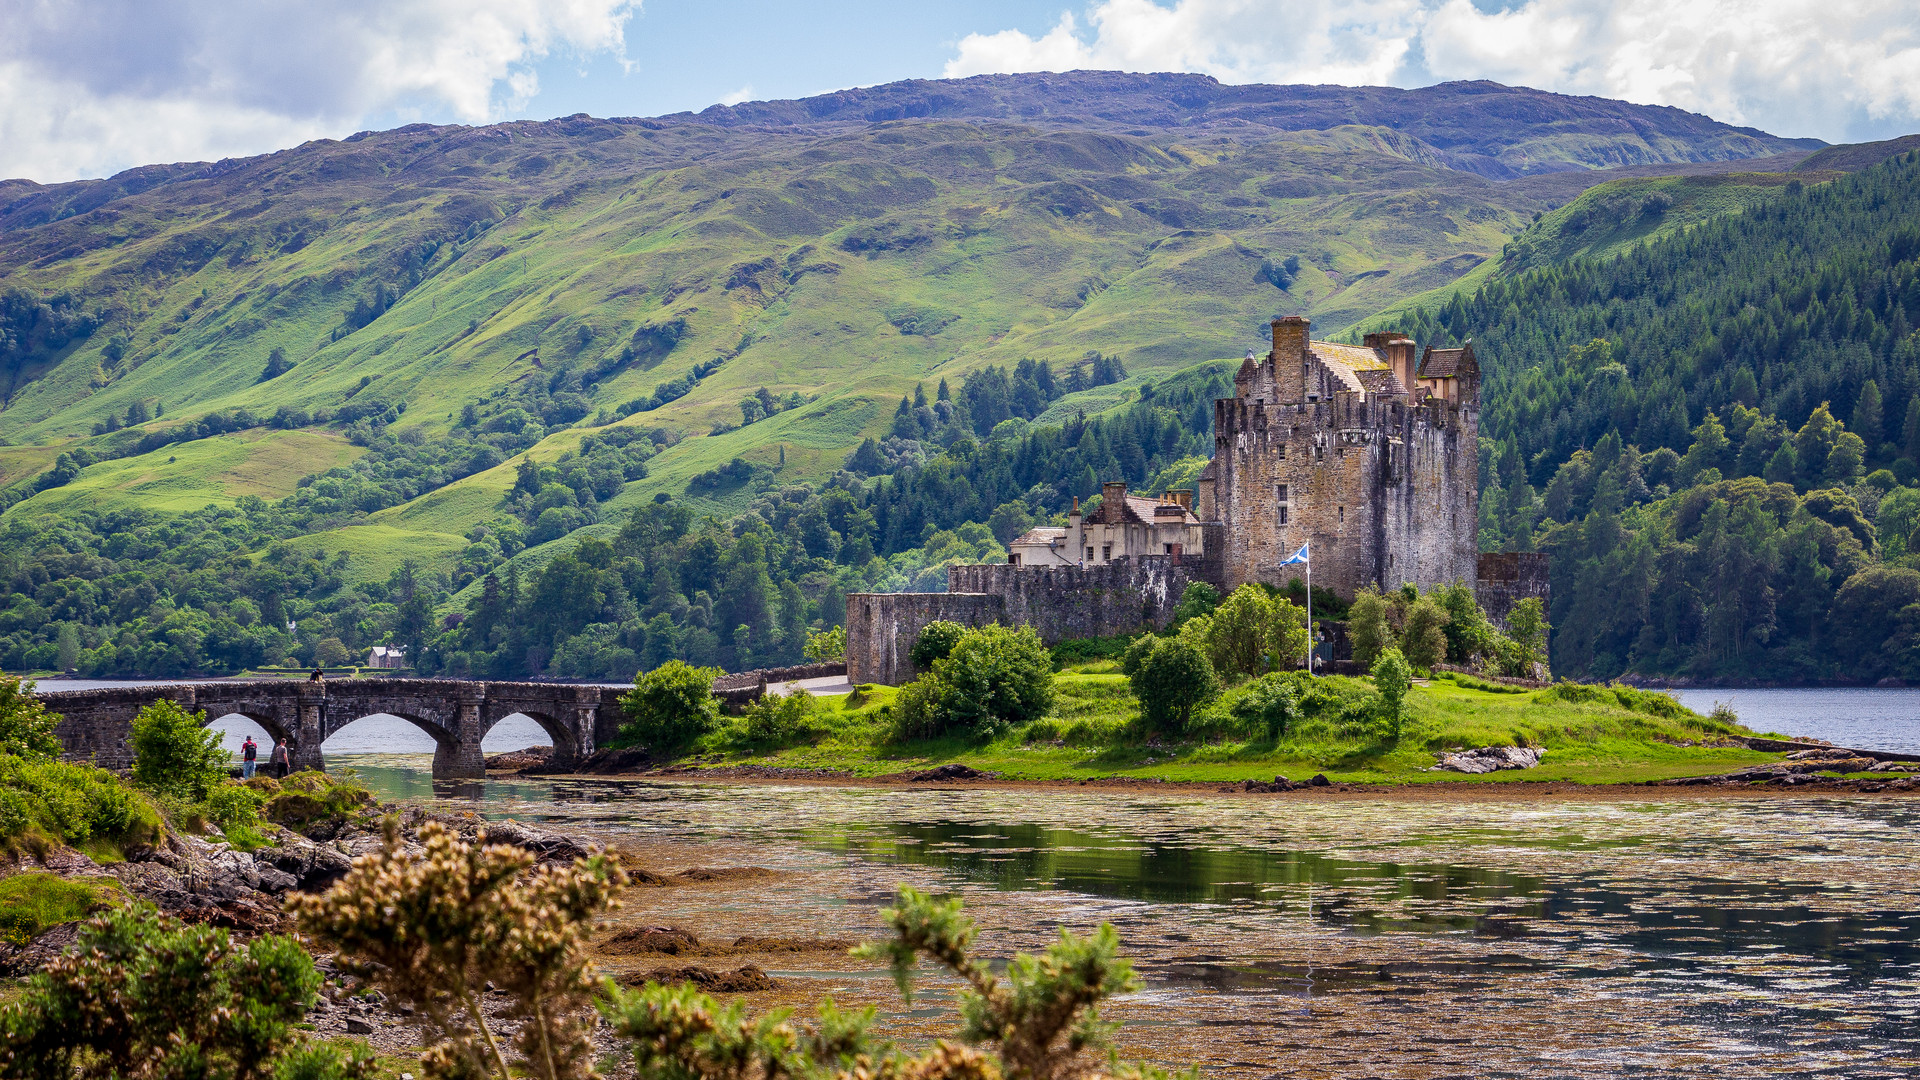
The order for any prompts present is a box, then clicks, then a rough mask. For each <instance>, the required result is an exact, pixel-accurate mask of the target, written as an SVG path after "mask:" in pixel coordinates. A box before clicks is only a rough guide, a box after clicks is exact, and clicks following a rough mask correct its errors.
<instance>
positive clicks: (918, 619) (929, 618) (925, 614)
mask: <svg viewBox="0 0 1920 1080" xmlns="http://www.w3.org/2000/svg"><path fill="white" fill-rule="evenodd" d="M1004 611H1005V608H1004V606H1003V605H1002V604H1001V599H1000V597H998V596H983V595H981V594H980V593H977V592H975V593H963V592H944V593H849V594H848V595H847V681H848V682H850V683H853V684H854V685H855V686H858V685H860V684H861V683H883V684H886V685H888V686H899V685H900V684H902V683H906V682H911V681H913V679H914V678H915V677H916V676H918V675H919V672H918V671H915V670H914V667H913V661H911V660H909V659H907V653H909V652H911V651H912V649H913V643H914V642H915V641H917V640H919V637H920V631H921V630H922V629H923V628H925V626H926V625H927V624H928V623H930V622H934V621H937V620H940V619H945V620H946V621H948V622H957V623H959V624H960V625H962V626H986V625H988V624H990V623H996V622H1001V621H1003V619H1002V614H1003V612H1004Z"/></svg>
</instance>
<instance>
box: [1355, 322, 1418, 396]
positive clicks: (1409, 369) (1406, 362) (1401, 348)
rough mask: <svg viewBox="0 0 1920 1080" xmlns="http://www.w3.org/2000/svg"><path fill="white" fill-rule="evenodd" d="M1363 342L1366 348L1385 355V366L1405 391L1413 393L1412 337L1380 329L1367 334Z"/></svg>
mask: <svg viewBox="0 0 1920 1080" xmlns="http://www.w3.org/2000/svg"><path fill="white" fill-rule="evenodd" d="M1362 341H1363V343H1364V344H1365V345H1366V347H1367V348H1369V349H1373V350H1375V351H1378V352H1383V353H1385V354H1386V355H1387V368H1388V370H1390V371H1392V372H1393V377H1394V378H1396V379H1399V380H1400V385H1401V386H1402V387H1405V388H1406V391H1407V393H1409V394H1411V393H1413V366H1414V359H1413V339H1412V338H1410V337H1407V336H1406V335H1405V334H1402V333H1400V332H1399V331H1397V330H1387V331H1380V332H1376V333H1372V334H1368V335H1367V336H1366V337H1365V338H1364V339H1362Z"/></svg>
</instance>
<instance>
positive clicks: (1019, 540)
mask: <svg viewBox="0 0 1920 1080" xmlns="http://www.w3.org/2000/svg"><path fill="white" fill-rule="evenodd" d="M1066 539H1067V530H1065V529H1063V528H1061V527H1060V526H1058V525H1041V526H1039V527H1037V528H1032V529H1028V530H1027V531H1026V532H1024V533H1021V534H1020V535H1019V536H1016V537H1014V539H1013V543H1012V544H1008V545H1007V546H1008V547H1013V546H1015V545H1016V544H1026V545H1029V546H1032V547H1052V546H1053V545H1055V544H1062V543H1065V542H1066Z"/></svg>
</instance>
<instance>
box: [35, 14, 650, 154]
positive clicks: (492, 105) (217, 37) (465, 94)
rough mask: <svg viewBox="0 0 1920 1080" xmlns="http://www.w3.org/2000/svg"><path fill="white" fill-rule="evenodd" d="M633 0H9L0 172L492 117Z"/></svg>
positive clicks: (587, 48)
mask: <svg viewBox="0 0 1920 1080" xmlns="http://www.w3.org/2000/svg"><path fill="white" fill-rule="evenodd" d="M638 7H639V4H638V0H328V2H326V3H292V4H278V3H275V4H267V3H258V4H256V3H230V2H223V0H146V2H143V3H140V4H122V3H117V2H114V0H0V24H4V25H5V26H6V27H7V33H6V34H4V35H0V176H27V177H30V178H32V179H35V180H41V181H52V180H64V179H71V178H74V177H80V176H97V175H102V174H104V173H107V172H111V171H113V170H115V169H119V168H124V167H127V166H129V165H134V164H141V163H146V162H156V161H180V160H199V159H206V158H218V157H223V156H230V155H235V154H247V153H259V152H261V151H265V150H270V149H274V148H277V147H281V146H287V145H290V144H293V143H296V142H299V141H301V140H303V139H307V138H312V137H315V136H318V135H322V134H332V135H339V134H346V133H347V132H350V131H352V130H354V128H355V127H357V126H360V123H361V122H362V121H364V120H367V119H368V118H371V117H374V116H382V115H403V116H418V117H449V118H452V119H457V120H461V121H466V122H484V121H487V120H492V119H497V118H499V117H500V116H502V115H504V114H505V113H507V112H510V111H512V110H514V109H516V108H520V107H524V105H525V103H526V102H527V101H528V100H529V99H530V98H531V97H533V95H534V94H536V93H538V90H539V79H538V76H537V74H536V73H535V72H534V71H533V70H532V67H531V65H532V64H534V63H535V62H537V61H539V60H542V59H544V58H546V57H548V56H551V55H554V54H556V53H567V52H570V53H576V54H580V55H589V54H596V53H608V52H611V53H616V54H620V53H623V52H624V49H625V36H624V35H625V29H626V23H627V21H628V19H630V18H631V17H632V15H633V14H634V12H635V11H636V10H637V9H638Z"/></svg>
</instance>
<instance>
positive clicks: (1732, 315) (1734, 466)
mask: <svg viewBox="0 0 1920 1080" xmlns="http://www.w3.org/2000/svg"><path fill="white" fill-rule="evenodd" d="M1916 320H1920V154H1914V153H1909V154H1906V155H1902V156H1900V157H1898V158H1895V159H1893V160H1892V161H1889V162H1887V163H1886V164H1883V165H1881V166H1878V167H1876V168H1873V169H1870V170H1867V171H1865V172H1862V173H1858V174H1855V175H1853V176H1849V177H1846V178H1843V179H1840V180H1836V181H1833V182H1831V183H1827V184H1821V185H1817V186H1811V187H1803V186H1801V185H1798V184H1789V185H1787V186H1786V188H1785V190H1784V191H1783V192H1782V193H1781V194H1780V195H1779V196H1778V197H1777V198H1775V199H1774V200H1772V201H1771V202H1768V203H1765V204H1763V205H1761V206H1759V207H1757V208H1755V209H1753V210H1750V211H1748V212H1746V213H1742V214H1737V215H1731V216H1728V217H1725V218H1720V219H1716V220H1714V221H1711V222H1708V223H1706V224H1704V225H1701V226H1698V227H1696V228H1694V229H1692V230H1689V231H1688V232H1685V233H1683V234H1681V235H1678V236H1676V237H1673V238H1671V239H1668V240H1665V241H1662V242H1658V243H1653V244H1649V245H1645V246H1642V247H1639V248H1636V249H1635V250H1633V251H1631V252H1629V253H1627V254H1625V255H1622V256H1619V257H1614V258H1603V259H1590V260H1589V259H1582V260H1574V261H1571V262H1568V263H1565V264H1562V265H1558V266H1553V267H1548V268H1544V269H1540V270H1534V271H1530V272H1528V273H1525V274H1521V275H1518V276H1515V277H1512V278H1508V279H1504V280H1495V281H1493V282H1491V283H1489V284H1488V285H1486V286H1484V287H1483V288H1481V289H1479V290H1478V291H1477V292H1475V293H1473V294H1471V295H1465V294H1456V295H1455V296H1454V297H1453V298H1452V300H1451V301H1450V302H1449V303H1448V304H1447V305H1445V306H1444V307H1441V308H1439V309H1437V310H1422V311H1417V312H1415V313H1413V317H1412V319H1411V320H1409V325H1408V328H1409V330H1410V331H1411V332H1412V333H1413V334H1414V335H1415V336H1417V337H1418V338H1420V339H1421V340H1423V341H1429V342H1433V343H1436V344H1445V343H1457V342H1459V341H1463V340H1467V339H1471V340H1472V341H1473V343H1474V346H1475V350H1476V352H1477V353H1478V354H1479V355H1480V356H1481V357H1482V358H1483V365H1484V366H1486V367H1487V368H1488V372H1487V376H1486V381H1485V386H1484V389H1483V393H1482V400H1483V401H1484V402H1485V403H1486V404H1485V412H1484V415H1483V421H1482V436H1483V438H1482V445H1481V491H1482V497H1481V504H1480V509H1481V546H1482V548H1483V549H1503V548H1523V549H1526V548H1538V549H1541V550H1546V551H1549V552H1551V553H1552V554H1553V561H1552V567H1553V587H1554V598H1553V619H1552V621H1553V623H1554V625H1555V626H1556V627H1558V628H1559V629H1558V631H1557V633H1556V634H1555V637H1554V645H1553V660H1554V666H1555V669H1556V670H1557V671H1559V672H1561V673H1564V674H1569V675H1575V676H1582V677H1592V678H1604V677H1609V676H1614V675H1619V674H1621V673H1623V672H1628V671H1633V672H1640V673H1644V674H1661V675H1669V676H1691V677H1699V678H1709V679H1713V678H1737V679H1749V678H1750V679H1762V680H1771V681H1798V680H1811V679H1832V678H1841V679H1853V680H1877V679H1881V678H1885V677H1889V676H1893V677H1901V678H1920V607H1913V606H1911V605H1913V604H1914V603H1915V602H1916V601H1920V569H1917V568H1920V557H1917V556H1916V555H1915V554H1914V549H1915V547H1916V546H1920V538H1916V537H1915V535H1914V530H1915V527H1916V525H1920V492H1916V491H1915V490H1914V488H1913V486H1912V485H1913V484H1914V483H1915V481H1916V478H1920V464H1917V463H1916V462H1917V461H1920V334H1916V333H1915V332H1914V328H1915V326H1916V325H1917V323H1916Z"/></svg>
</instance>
